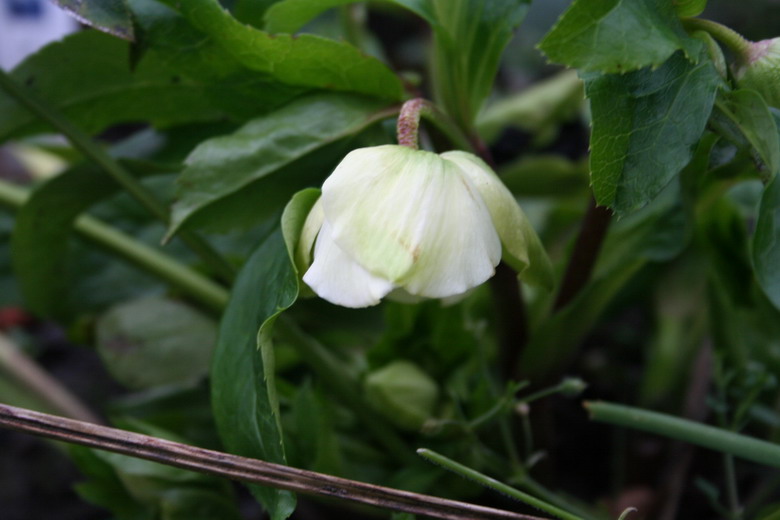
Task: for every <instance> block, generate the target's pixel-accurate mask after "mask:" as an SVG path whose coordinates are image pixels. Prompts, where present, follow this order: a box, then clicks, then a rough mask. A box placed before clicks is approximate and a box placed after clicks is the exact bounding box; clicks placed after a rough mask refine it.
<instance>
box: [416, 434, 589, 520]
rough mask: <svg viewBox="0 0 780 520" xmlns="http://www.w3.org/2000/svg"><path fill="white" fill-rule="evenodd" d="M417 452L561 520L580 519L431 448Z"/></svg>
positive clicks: (429, 459)
mask: <svg viewBox="0 0 780 520" xmlns="http://www.w3.org/2000/svg"><path fill="white" fill-rule="evenodd" d="M417 454H418V455H420V456H421V457H423V458H424V459H426V460H428V461H430V462H432V463H434V464H436V465H437V466H441V467H442V468H444V469H446V470H448V471H451V472H453V473H455V474H456V475H460V476H461V477H464V478H466V479H468V480H471V481H473V482H476V483H477V484H479V485H481V486H484V487H486V488H489V489H493V490H495V491H498V492H499V493H501V494H503V495H506V496H508V497H510V498H514V499H515V500H518V501H520V502H523V503H525V504H528V505H530V506H532V507H535V508H536V509H539V510H541V511H544V512H545V513H549V514H551V515H554V516H556V517H558V518H561V519H563V520H582V519H581V518H580V517H579V516H577V515H574V514H571V513H569V512H568V511H565V510H563V509H561V508H559V507H556V506H554V505H552V504H548V503H547V502H545V501H544V500H539V499H538V498H536V497H533V496H531V495H529V494H527V493H523V492H522V491H520V490H519V489H515V488H513V487H512V486H507V485H506V484H504V483H502V482H499V481H498V480H496V479H494V478H491V477H488V476H487V475H485V474H484V473H480V472H479V471H476V470H474V469H471V468H469V467H468V466H464V465H463V464H460V463H458V462H455V461H454V460H452V459H450V458H448V457H445V456H444V455H441V454H440V453H436V452H435V451H433V450H429V449H426V448H420V449H418V450H417Z"/></svg>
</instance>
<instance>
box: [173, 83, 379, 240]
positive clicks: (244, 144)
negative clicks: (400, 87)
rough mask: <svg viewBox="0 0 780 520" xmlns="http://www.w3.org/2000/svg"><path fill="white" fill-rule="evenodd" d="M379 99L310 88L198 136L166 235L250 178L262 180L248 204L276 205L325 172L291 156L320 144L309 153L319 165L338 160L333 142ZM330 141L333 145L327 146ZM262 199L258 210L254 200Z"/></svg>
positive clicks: (361, 123)
mask: <svg viewBox="0 0 780 520" xmlns="http://www.w3.org/2000/svg"><path fill="white" fill-rule="evenodd" d="M382 107H383V104H382V103H379V102H376V101H371V100H365V99H359V98H354V97H349V96H345V95H342V94H321V95H313V96H309V97H305V98H302V99H300V100H297V101H295V102H293V103H291V104H290V105H288V106H286V107H284V108H282V109H280V110H278V111H276V112H274V113H272V114H269V115H268V116H265V117H261V118H258V119H256V120H254V121H251V122H249V123H248V124H246V125H245V126H244V127H242V128H241V129H239V130H238V131H237V132H235V133H234V134H231V135H228V136H222V137H218V138H214V139H211V140H208V141H205V142H203V143H202V144H201V145H200V146H198V147H197V148H196V149H195V150H194V151H193V152H192V154H191V155H190V157H189V158H188V159H187V168H186V169H185V171H184V172H183V173H182V175H181V178H180V179H179V190H178V196H177V201H176V202H175V203H174V205H173V210H172V218H171V228H170V230H169V232H168V236H171V235H172V234H174V233H175V232H176V231H177V230H178V229H180V228H181V227H182V226H183V225H185V224H186V223H187V222H188V221H190V220H192V219H195V220H198V221H203V220H209V219H207V218H206V216H207V215H208V214H211V213H212V212H213V211H216V209H217V208H218V207H219V206H218V205H221V207H222V208H223V209H224V205H225V204H227V202H226V203H224V204H223V203H221V201H223V200H225V201H227V200H230V197H235V196H240V193H241V192H242V191H243V192H247V190H249V189H252V186H253V185H259V184H258V183H265V184H264V185H263V187H262V190H258V192H257V193H256V195H255V196H256V197H257V198H256V199H255V208H253V209H252V211H253V212H256V213H258V214H259V213H260V212H262V211H266V212H267V211H271V212H272V211H276V210H278V209H281V205H280V204H279V203H280V202H281V201H285V200H287V199H288V198H289V197H290V196H291V195H292V194H293V193H295V192H296V191H298V190H300V189H302V188H304V187H306V186H307V185H311V184H312V183H316V182H318V181H319V180H321V178H320V176H321V175H322V174H323V173H329V170H327V171H326V172H320V171H318V168H317V167H316V166H318V165H317V164H311V165H308V166H307V167H305V168H304V167H300V165H298V166H295V165H296V164H297V162H298V161H301V160H305V159H306V157H307V156H314V154H316V153H319V152H321V151H322V152H323V153H325V154H326V155H327V156H328V157H327V158H326V157H320V158H319V159H318V160H317V161H315V162H316V163H319V166H320V168H319V169H322V165H325V166H328V165H329V164H330V162H331V161H334V160H338V159H339V158H340V156H341V155H342V153H343V152H344V150H342V146H341V145H340V144H339V143H340V142H341V141H342V140H343V139H345V138H348V137H349V136H350V135H353V134H354V133H357V132H359V131H360V130H362V129H364V128H366V127H367V126H368V125H370V124H371V123H373V122H374V121H375V120H376V119H375V118H376V116H377V114H378V113H379V112H378V111H379V110H380V109H381V108H382ZM331 147H335V149H334V150H333V153H330V152H328V150H330V148H331ZM331 155H333V156H334V157H330V156H331ZM334 165H335V163H334ZM286 168H291V169H292V171H289V170H287V169H286ZM277 178H278V180H277ZM279 190H281V191H279ZM269 194H271V195H278V196H276V197H272V196H269ZM260 202H262V204H259V203H260ZM281 204H283V202H281ZM263 205H265V206H266V207H265V210H263V209H261V208H259V207H257V206H263ZM211 208H213V210H212V209H211ZM201 215H203V216H201ZM221 218H224V219H228V218H229V216H228V215H227V214H225V215H222V216H221ZM234 220H235V221H236V222H237V221H238V220H237V218H236V219H234Z"/></svg>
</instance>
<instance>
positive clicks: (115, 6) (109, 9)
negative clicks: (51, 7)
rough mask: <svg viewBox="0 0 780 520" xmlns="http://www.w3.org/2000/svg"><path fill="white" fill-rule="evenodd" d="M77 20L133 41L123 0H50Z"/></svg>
mask: <svg viewBox="0 0 780 520" xmlns="http://www.w3.org/2000/svg"><path fill="white" fill-rule="evenodd" d="M52 1H53V2H54V3H55V4H57V5H58V6H60V7H62V8H63V9H65V10H66V11H68V12H69V13H71V14H72V15H73V16H75V17H76V18H77V19H78V21H80V22H81V23H83V24H86V25H89V26H90V27H94V28H95V29H98V30H100V31H103V32H107V33H109V34H113V35H114V36H118V37H119V38H124V39H125V40H130V41H133V39H134V35H133V20H132V18H131V17H130V10H129V9H128V8H127V3H126V1H125V0H52Z"/></svg>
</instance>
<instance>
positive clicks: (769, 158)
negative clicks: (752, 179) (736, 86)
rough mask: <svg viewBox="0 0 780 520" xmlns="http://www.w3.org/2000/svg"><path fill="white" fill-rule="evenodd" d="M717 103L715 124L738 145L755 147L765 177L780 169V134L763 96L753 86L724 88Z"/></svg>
mask: <svg viewBox="0 0 780 520" xmlns="http://www.w3.org/2000/svg"><path fill="white" fill-rule="evenodd" d="M715 107H716V110H715V112H714V114H713V120H712V124H713V126H715V127H716V128H717V130H718V131H719V132H720V133H721V134H722V135H724V137H726V138H728V139H729V140H731V141H732V142H734V143H735V144H736V145H737V146H747V147H749V148H753V149H755V151H756V153H758V156H759V157H760V158H761V162H762V163H763V167H764V168H765V169H766V170H767V173H766V178H771V177H772V176H774V175H775V174H776V173H777V172H778V170H780V137H778V130H777V125H776V123H775V118H774V117H773V116H772V113H771V112H770V111H769V107H768V106H767V104H766V102H765V101H764V98H763V97H761V95H760V94H759V93H758V92H755V91H753V90H736V91H733V92H721V94H720V96H719V97H718V99H717V100H716V102H715Z"/></svg>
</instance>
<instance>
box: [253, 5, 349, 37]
mask: <svg viewBox="0 0 780 520" xmlns="http://www.w3.org/2000/svg"><path fill="white" fill-rule="evenodd" d="M356 1H357V0H283V1H281V2H277V3H275V4H274V5H272V6H271V7H270V8H269V9H268V11H266V13H265V29H266V30H267V31H268V32H272V33H294V32H296V31H297V30H298V29H300V28H301V27H303V26H304V25H305V24H306V23H307V22H308V21H309V20H311V19H313V18H314V17H316V16H317V15H318V14H320V13H322V12H323V11H326V10H327V9H330V8H332V7H337V6H340V5H346V4H353V3H355V2H356Z"/></svg>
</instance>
